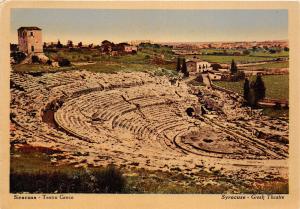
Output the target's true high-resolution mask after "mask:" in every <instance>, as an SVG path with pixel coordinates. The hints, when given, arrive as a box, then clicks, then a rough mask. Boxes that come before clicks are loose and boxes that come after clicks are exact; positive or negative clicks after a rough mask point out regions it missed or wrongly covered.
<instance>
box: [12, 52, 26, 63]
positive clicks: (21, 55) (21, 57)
mask: <svg viewBox="0 0 300 209" xmlns="http://www.w3.org/2000/svg"><path fill="white" fill-rule="evenodd" d="M10 56H11V57H12V58H13V59H14V60H15V62H16V64H19V63H20V62H22V61H23V60H24V59H25V58H26V54H25V53H23V52H12V53H10Z"/></svg>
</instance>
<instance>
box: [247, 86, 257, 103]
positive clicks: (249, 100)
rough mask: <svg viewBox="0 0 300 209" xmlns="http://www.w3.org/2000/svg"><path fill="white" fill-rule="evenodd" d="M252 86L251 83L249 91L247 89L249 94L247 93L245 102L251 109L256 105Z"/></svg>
mask: <svg viewBox="0 0 300 209" xmlns="http://www.w3.org/2000/svg"><path fill="white" fill-rule="evenodd" d="M254 86H255V83H254V81H251V83H250V89H249V93H248V97H247V102H248V104H249V105H250V106H251V107H255V106H256V104H257V100H256V94H255V89H254Z"/></svg>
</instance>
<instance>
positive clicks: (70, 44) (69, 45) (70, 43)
mask: <svg viewBox="0 0 300 209" xmlns="http://www.w3.org/2000/svg"><path fill="white" fill-rule="evenodd" d="M67 45H68V47H69V48H73V41H71V40H68V44H67Z"/></svg>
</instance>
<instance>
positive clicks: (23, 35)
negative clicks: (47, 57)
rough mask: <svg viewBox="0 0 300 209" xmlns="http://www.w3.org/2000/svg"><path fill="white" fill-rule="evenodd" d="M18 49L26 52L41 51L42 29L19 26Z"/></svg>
mask: <svg viewBox="0 0 300 209" xmlns="http://www.w3.org/2000/svg"><path fill="white" fill-rule="evenodd" d="M18 42H19V51H21V52H24V53H26V54H31V53H43V42H42V29H40V28H38V27H20V28H19V29H18Z"/></svg>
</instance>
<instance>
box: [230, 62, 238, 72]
mask: <svg viewBox="0 0 300 209" xmlns="http://www.w3.org/2000/svg"><path fill="white" fill-rule="evenodd" d="M237 71H238V68H237V66H236V64H235V62H234V60H232V61H231V67H230V72H231V74H235V73H237Z"/></svg>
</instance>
